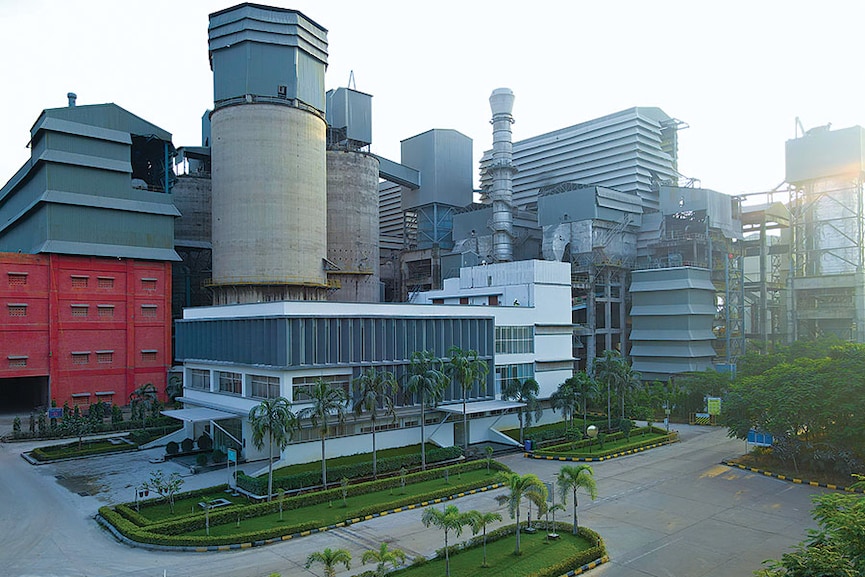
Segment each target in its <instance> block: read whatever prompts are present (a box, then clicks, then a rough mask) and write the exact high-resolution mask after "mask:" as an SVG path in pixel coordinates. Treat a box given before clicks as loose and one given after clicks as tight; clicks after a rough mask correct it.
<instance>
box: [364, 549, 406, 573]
mask: <svg viewBox="0 0 865 577" xmlns="http://www.w3.org/2000/svg"><path fill="white" fill-rule="evenodd" d="M405 560H406V554H405V552H404V551H403V550H402V549H388V545H387V543H382V544H381V545H380V546H379V548H378V549H369V550H367V551H365V552H364V554H363V557H362V558H361V561H362V562H363V564H364V565H366V564H367V563H376V564H377V566H376V569H375V573H373V575H374V577H384V576H385V575H387V572H388V570H387V566H388V565H390V566H391V567H393V568H397V567H399V566H400V565H402V564H403V563H405Z"/></svg>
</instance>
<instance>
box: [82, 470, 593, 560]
mask: <svg viewBox="0 0 865 577" xmlns="http://www.w3.org/2000/svg"><path fill="white" fill-rule="evenodd" d="M501 487H504V484H502V483H493V484H492V485H487V486H486V487H479V488H477V489H472V490H470V491H464V492H462V493H455V494H453V495H449V496H447V497H440V498H438V499H431V500H429V501H422V502H420V503H415V504H413V505H405V506H403V507H397V508H395V509H389V510H387V511H381V512H379V513H372V514H370V515H364V516H363V517H354V518H353V519H346V520H345V521H340V522H339V523H334V524H332V525H327V526H326V527H318V528H317V529H308V530H306V531H299V532H297V533H290V534H288V535H282V536H280V537H272V538H270V539H261V540H258V541H252V542H246V543H231V544H229V545H207V546H205V547H194V546H189V545H154V544H151V543H142V542H140V541H133V540H132V539H130V538H129V537H127V536H125V535H123V534H122V533H120V531H118V530H117V528H116V527H115V526H114V525H112V524H111V523H109V522H108V521H106V520H105V519H104V518H103V517H102V515H99V514H97V515H96V516H95V517H94V519H95V520H96V522H97V523H99V524H100V525H102V526H103V527H105V528H106V529H108V531H109V532H111V534H112V535H114V537H115V538H116V539H117V540H118V541H120V542H121V543H125V544H126V545H129V546H130V547H138V548H140V549H148V550H151V551H183V552H190V553H210V552H213V551H234V550H237V549H249V548H251V547H261V546H263V545H272V544H273V543H281V542H283V541H291V540H293V539H297V538H299V537H306V536H308V535H314V534H315V533H324V532H325V531H330V530H332V529H339V528H342V527H348V526H349V525H354V524H355V523H361V522H363V521H369V520H370V519H375V518H377V517H384V516H386V515H392V514H394V513H401V512H402V511H409V510H412V509H419V508H421V507H426V506H428V505H436V504H439V503H444V502H445V501H452V500H454V499H459V498H460V497H465V496H467V495H474V494H476V493H483V492H486V491H492V490H495V489H500V488H501ZM575 575H576V573H575Z"/></svg>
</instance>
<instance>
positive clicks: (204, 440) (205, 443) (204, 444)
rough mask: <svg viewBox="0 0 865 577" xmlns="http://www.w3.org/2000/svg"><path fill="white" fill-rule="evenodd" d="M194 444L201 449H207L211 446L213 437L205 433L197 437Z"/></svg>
mask: <svg viewBox="0 0 865 577" xmlns="http://www.w3.org/2000/svg"><path fill="white" fill-rule="evenodd" d="M196 444H197V445H198V448H199V449H201V450H202V451H209V450H211V449H212V448H213V439H211V438H210V437H208V436H207V435H201V436H200V437H198V440H196Z"/></svg>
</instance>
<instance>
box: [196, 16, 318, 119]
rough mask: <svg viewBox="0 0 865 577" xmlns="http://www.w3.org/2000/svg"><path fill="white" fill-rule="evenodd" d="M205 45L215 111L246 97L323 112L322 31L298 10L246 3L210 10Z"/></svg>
mask: <svg viewBox="0 0 865 577" xmlns="http://www.w3.org/2000/svg"><path fill="white" fill-rule="evenodd" d="M208 47H209V52H210V67H211V69H212V70H213V100H214V104H215V107H216V108H219V107H220V106H221V105H224V104H226V103H227V101H231V100H232V99H245V98H246V97H247V96H248V95H251V96H252V97H260V99H262V100H265V101H270V100H271V99H272V100H275V101H278V100H279V99H285V100H294V99H297V100H300V101H302V102H304V103H305V104H307V105H309V106H312V107H313V108H315V109H317V110H319V111H322V112H323V111H324V109H325V99H324V71H325V68H327V30H326V29H325V28H322V27H321V26H319V25H318V24H317V23H315V22H314V21H313V20H311V19H309V18H307V17H306V16H305V15H303V14H302V13H301V12H298V11H297V10H289V9H285V8H274V7H271V6H263V5H260V4H250V3H244V4H239V5H237V6H234V7H232V8H227V9H225V10H220V11H219V12H214V13H213V14H211V15H210V25H209V26H208Z"/></svg>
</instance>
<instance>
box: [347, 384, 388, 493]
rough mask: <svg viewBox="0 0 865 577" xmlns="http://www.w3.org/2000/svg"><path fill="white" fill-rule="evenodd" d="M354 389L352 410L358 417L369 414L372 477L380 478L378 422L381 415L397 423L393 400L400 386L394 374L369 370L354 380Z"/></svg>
mask: <svg viewBox="0 0 865 577" xmlns="http://www.w3.org/2000/svg"><path fill="white" fill-rule="evenodd" d="M351 384H352V386H353V387H354V404H353V405H352V410H353V411H354V414H355V416H356V417H360V416H361V415H362V414H363V413H369V420H370V427H371V432H372V476H373V477H376V476H378V458H377V457H378V455H377V451H376V447H375V430H376V422H377V421H378V418H379V415H381V416H383V417H390V418H391V422H394V421H396V412H395V410H394V402H393V399H394V397H395V396H396V391H397V389H398V384H397V382H396V378H395V377H394V376H393V373H391V372H388V371H384V370H383V371H378V370H376V369H375V368H372V367H370V368H368V369H366V370H365V371H364V372H363V373H361V375H360V376H358V377H357V378H355V379H354V380H352V382H351Z"/></svg>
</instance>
